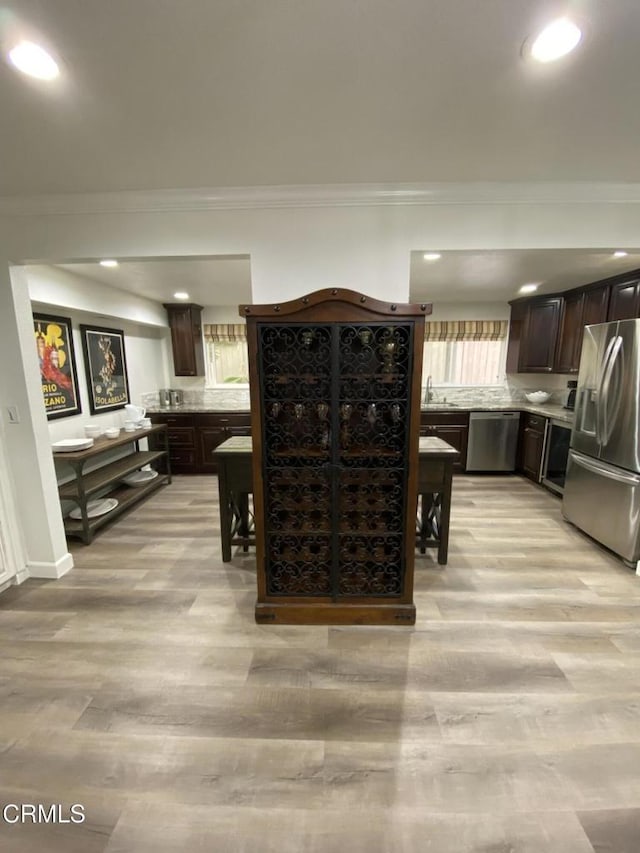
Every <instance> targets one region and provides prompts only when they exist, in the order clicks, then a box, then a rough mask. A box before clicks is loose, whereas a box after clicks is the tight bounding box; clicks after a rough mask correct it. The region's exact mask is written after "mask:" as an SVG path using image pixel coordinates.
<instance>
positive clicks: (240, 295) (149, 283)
mask: <svg viewBox="0 0 640 853" xmlns="http://www.w3.org/2000/svg"><path fill="white" fill-rule="evenodd" d="M55 268H57V269H62V270H65V271H66V272H70V273H72V274H75V275H80V276H83V277H84V278H88V279H91V280H93V281H97V282H100V283H101V284H106V285H108V286H109V287H116V288H118V290H126V291H129V292H131V293H136V294H137V295H138V296H144V297H145V298H146V299H153V300H155V301H156V302H176V301H177V300H176V299H174V296H173V294H174V293H176V291H182V292H186V293H188V294H189V300H188V301H189V302H195V303H196V304H198V305H204V306H211V305H224V306H233V307H237V306H238V305H239V304H241V303H242V302H251V301H252V298H251V262H250V260H249V258H248V257H246V256H243V255H234V256H228V255H227V256H217V257H213V258H197V259H192V258H189V259H186V258H171V259H168V260H167V259H162V260H139V261H121V262H120V263H119V265H118V266H117V267H102V266H100V264H98V263H76V264H56V265H55Z"/></svg>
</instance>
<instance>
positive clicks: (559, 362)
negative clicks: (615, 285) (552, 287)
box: [555, 291, 585, 373]
mask: <svg viewBox="0 0 640 853" xmlns="http://www.w3.org/2000/svg"><path fill="white" fill-rule="evenodd" d="M584 302H585V293H584V291H579V292H577V293H571V292H569V293H567V294H566V296H565V297H564V300H563V304H562V313H561V315H560V334H559V335H558V349H557V352H556V360H555V369H556V371H557V372H558V373H577V372H578V367H579V366H580V349H581V347H582V331H583V329H584V325H583V315H584Z"/></svg>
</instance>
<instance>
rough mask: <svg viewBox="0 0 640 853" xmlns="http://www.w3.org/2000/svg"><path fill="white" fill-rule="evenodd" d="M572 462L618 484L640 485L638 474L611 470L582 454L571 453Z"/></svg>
mask: <svg viewBox="0 0 640 853" xmlns="http://www.w3.org/2000/svg"><path fill="white" fill-rule="evenodd" d="M569 455H570V457H571V461H572V462H573V463H574V464H576V465H580V466H581V467H582V468H586V469H587V471H592V472H593V473H594V474H598V475H599V476H601V477H608V478H609V479H610V480H615V481H616V482H617V483H625V484H627V485H630V486H637V485H640V476H638V475H636V474H628V473H626V472H623V471H617V470H614V469H613V468H611V467H610V466H608V465H601V464H599V463H598V462H596V461H595V460H593V459H587V458H586V457H585V456H582V454H580V453H575V452H574V451H570V454H569Z"/></svg>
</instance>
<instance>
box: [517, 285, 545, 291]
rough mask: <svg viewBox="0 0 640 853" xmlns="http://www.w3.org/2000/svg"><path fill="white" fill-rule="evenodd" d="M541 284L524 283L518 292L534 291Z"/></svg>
mask: <svg viewBox="0 0 640 853" xmlns="http://www.w3.org/2000/svg"><path fill="white" fill-rule="evenodd" d="M539 286H540V285H539V284H533V283H531V284H523V285H522V287H521V288H519V290H518V293H533V292H534V291H536V290H537V289H538V287H539Z"/></svg>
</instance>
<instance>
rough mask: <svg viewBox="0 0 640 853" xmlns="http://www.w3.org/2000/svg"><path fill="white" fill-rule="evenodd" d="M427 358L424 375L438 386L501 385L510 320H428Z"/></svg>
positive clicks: (425, 354) (426, 335)
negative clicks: (429, 377) (508, 322)
mask: <svg viewBox="0 0 640 853" xmlns="http://www.w3.org/2000/svg"><path fill="white" fill-rule="evenodd" d="M423 357H424V358H423V375H424V377H425V378H426V377H427V376H431V379H432V381H433V384H434V385H498V384H500V383H502V381H503V379H504V376H505V367H506V358H507V322H506V320H450V321H442V322H436V321H434V322H427V323H426V328H425V342H424V351H423ZM423 384H424V382H423Z"/></svg>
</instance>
